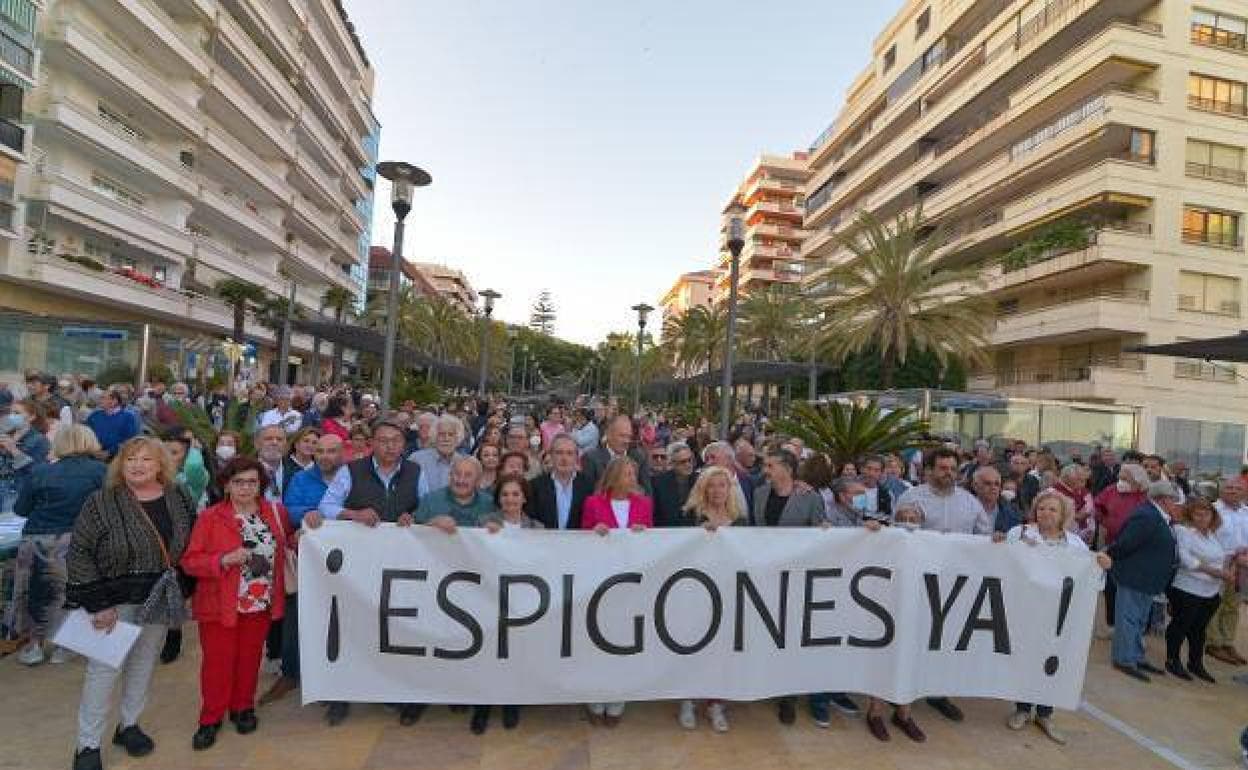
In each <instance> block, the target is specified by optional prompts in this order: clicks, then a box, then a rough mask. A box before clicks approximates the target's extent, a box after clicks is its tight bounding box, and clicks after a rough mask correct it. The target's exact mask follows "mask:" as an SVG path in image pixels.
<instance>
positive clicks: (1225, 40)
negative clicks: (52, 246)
mask: <svg viewBox="0 0 1248 770" xmlns="http://www.w3.org/2000/svg"><path fill="white" fill-rule="evenodd" d="M1192 42H1193V43H1199V44H1201V45H1212V46H1216V47H1218V48H1229V49H1230V50H1232V51H1248V36H1244V35H1241V34H1240V33H1238V32H1231V31H1230V30H1225V29H1218V28H1216V27H1211V26H1209V25H1208V24H1199V23H1197V22H1192Z"/></svg>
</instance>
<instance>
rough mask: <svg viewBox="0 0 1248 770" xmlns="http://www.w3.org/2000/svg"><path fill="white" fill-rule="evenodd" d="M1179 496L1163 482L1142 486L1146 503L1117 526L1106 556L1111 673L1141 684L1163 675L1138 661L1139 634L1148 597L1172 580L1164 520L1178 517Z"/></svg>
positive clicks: (1149, 605) (1168, 534)
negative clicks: (1109, 562) (1111, 590)
mask: <svg viewBox="0 0 1248 770" xmlns="http://www.w3.org/2000/svg"><path fill="white" fill-rule="evenodd" d="M1178 495H1179V492H1178V490H1177V489H1175V487H1174V485H1173V484H1171V483H1170V482H1168V481H1155V482H1153V483H1151V484H1149V485H1148V502H1147V503H1145V504H1144V505H1141V506H1140V507H1139V508H1137V509H1136V510H1135V511H1134V512H1133V513H1132V514H1131V516H1130V517H1129V518H1128V519H1127V521H1126V523H1125V524H1123V526H1122V529H1121V531H1119V532H1118V536H1117V537H1116V538H1115V539H1114V542H1113V544H1112V545H1110V546H1109V547H1108V548H1107V549H1106V552H1107V553H1108V554H1109V555H1110V557H1111V558H1113V560H1114V566H1113V569H1112V571H1111V572H1110V574H1111V575H1112V577H1113V580H1114V584H1115V586H1116V595H1115V598H1114V640H1113V661H1114V668H1116V669H1118V670H1119V671H1121V672H1122V673H1124V674H1126V675H1127V676H1130V677H1132V678H1133V679H1138V680H1139V681H1141V682H1147V681H1149V678H1148V674H1164V673H1165V672H1164V671H1163V670H1161V669H1160V668H1157V667H1156V666H1154V665H1152V664H1151V663H1149V662H1148V661H1147V660H1146V659H1145V657H1144V633H1145V631H1146V630H1147V628H1148V617H1149V613H1150V612H1151V611H1152V607H1153V597H1154V596H1156V595H1157V594H1159V593H1162V592H1163V591H1165V589H1166V587H1167V586H1168V585H1169V584H1170V580H1171V576H1172V575H1173V574H1174V567H1173V565H1174V562H1175V540H1174V534H1173V533H1172V532H1171V531H1170V518H1171V515H1172V512H1173V513H1177V512H1178Z"/></svg>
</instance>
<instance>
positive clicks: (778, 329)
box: [737, 284, 811, 361]
mask: <svg viewBox="0 0 1248 770" xmlns="http://www.w3.org/2000/svg"><path fill="white" fill-rule="evenodd" d="M810 315H811V313H810V305H809V303H808V302H807V301H806V299H805V298H804V297H803V296H802V295H801V294H799V293H798V292H797V291H795V290H794V289H793V288H792V287H789V286H785V285H783V284H776V285H773V286H770V287H768V288H767V290H766V291H759V292H754V293H752V294H750V295H749V296H748V297H746V298H745V301H744V302H742V303H741V327H740V329H739V330H738V332H737V333H738V335H739V337H740V340H741V345H742V346H743V347H744V348H745V349H746V350H747V351H749V355H750V356H751V357H752V358H754V359H756V360H757V359H762V360H765V361H782V360H785V359H787V358H788V357H790V356H791V355H792V354H793V353H794V352H796V351H798V349H799V348H800V342H801V340H802V339H803V338H804V337H805V336H806V335H804V334H803V333H802V327H803V326H804V325H805V323H806V321H807V320H808V318H809V317H810Z"/></svg>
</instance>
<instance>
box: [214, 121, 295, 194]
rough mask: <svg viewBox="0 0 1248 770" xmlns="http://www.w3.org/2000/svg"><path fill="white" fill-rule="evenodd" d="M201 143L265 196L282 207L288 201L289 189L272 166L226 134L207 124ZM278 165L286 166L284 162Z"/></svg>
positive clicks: (271, 163)
mask: <svg viewBox="0 0 1248 770" xmlns="http://www.w3.org/2000/svg"><path fill="white" fill-rule="evenodd" d="M204 142H205V144H207V145H208V147H209V148H210V149H211V150H212V151H213V152H214V153H216V154H217V155H219V156H220V157H221V159H222V160H223V161H224V162H226V163H229V164H230V165H232V166H234V167H236V168H238V170H239V171H241V172H242V173H243V174H245V175H246V176H247V177H248V178H250V179H251V180H252V181H253V182H255V183H256V184H257V185H259V186H260V188H261V189H263V190H264V191H265V192H267V193H268V194H270V195H272V196H273V197H274V198H276V199H278V200H279V201H282V202H283V203H288V202H289V201H290V186H289V185H288V184H287V183H286V180H285V179H283V178H282V175H281V174H280V173H278V172H277V171H275V170H274V169H273V162H272V161H268V160H265V159H264V158H261V157H260V156H259V155H257V154H256V153H255V152H254V151H253V150H252V149H251V148H250V147H248V146H247V145H246V144H244V143H243V142H240V141H239V140H238V139H237V138H235V137H234V135H233V134H231V133H230V132H229V131H227V130H225V129H224V128H221V127H220V126H217V125H215V124H211V123H210V124H208V125H207V126H205V127H204ZM277 163H278V164H279V165H283V166H284V165H286V161H277Z"/></svg>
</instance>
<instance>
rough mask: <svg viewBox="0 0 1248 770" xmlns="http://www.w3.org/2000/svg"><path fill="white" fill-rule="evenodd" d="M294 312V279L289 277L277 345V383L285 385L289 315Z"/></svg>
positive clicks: (287, 369) (287, 364)
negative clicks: (279, 337) (288, 287)
mask: <svg viewBox="0 0 1248 770" xmlns="http://www.w3.org/2000/svg"><path fill="white" fill-rule="evenodd" d="M294 312H295V279H294V278H291V279H290V294H289V296H287V298H286V313H285V314H284V315H283V317H282V339H281V342H280V344H279V345H278V346H277V384H278V385H286V384H288V383H287V382H286V379H287V375H286V373H287V372H288V371H289V370H290V316H291V314H292V313H294Z"/></svg>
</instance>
